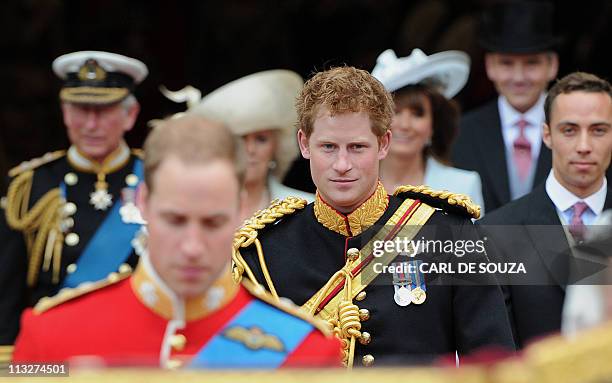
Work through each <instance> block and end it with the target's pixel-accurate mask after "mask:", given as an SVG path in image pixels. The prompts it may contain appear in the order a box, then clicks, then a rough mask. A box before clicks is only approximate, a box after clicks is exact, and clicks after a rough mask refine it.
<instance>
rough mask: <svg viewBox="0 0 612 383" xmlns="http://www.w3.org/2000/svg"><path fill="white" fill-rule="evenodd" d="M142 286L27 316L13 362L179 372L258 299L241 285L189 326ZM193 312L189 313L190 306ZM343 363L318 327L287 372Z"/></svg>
mask: <svg viewBox="0 0 612 383" xmlns="http://www.w3.org/2000/svg"><path fill="white" fill-rule="evenodd" d="M136 286H137V281H135V276H132V277H130V278H128V279H126V280H123V281H120V282H118V283H116V284H113V285H110V286H107V287H104V288H101V289H99V290H97V291H95V292H92V293H88V294H85V295H83V296H80V297H78V298H75V299H72V300H69V301H67V302H64V303H62V304H60V305H59V306H56V307H53V308H51V309H50V310H48V311H45V312H43V313H40V314H39V313H36V312H35V311H33V310H32V309H28V310H27V311H26V312H25V313H24V315H23V317H22V324H21V329H22V330H21V333H20V334H19V337H18V338H17V342H16V345H15V352H14V356H13V360H14V361H15V362H41V361H45V362H47V361H66V360H70V359H72V360H73V361H75V360H74V359H73V358H74V357H77V356H95V357H99V361H100V362H102V363H104V364H106V365H115V366H116V365H122V366H130V365H131V366H133V365H161V366H167V367H178V366H180V365H182V364H183V363H185V362H187V361H188V360H189V359H190V358H191V357H192V356H193V355H194V354H196V353H197V352H198V351H199V350H200V349H201V348H202V347H203V346H204V345H205V344H206V343H207V342H208V341H209V340H210V339H211V338H212V337H213V336H214V335H216V334H217V333H219V331H221V330H222V329H223V328H224V325H226V324H227V323H228V322H229V321H230V320H231V319H232V318H233V317H234V316H235V315H236V314H237V313H239V312H240V310H241V309H242V308H243V307H244V306H245V305H247V304H248V303H249V302H251V301H252V300H254V299H258V298H256V297H255V296H254V295H252V294H251V293H250V292H249V291H248V290H247V289H246V288H245V287H243V286H240V288H239V289H238V290H237V291H236V289H235V288H234V293H233V294H235V295H233V297H230V298H229V300H227V301H226V302H224V304H223V305H222V307H220V308H218V309H216V310H214V311H212V312H208V313H207V315H204V316H203V317H200V318H196V319H189V318H190V315H189V313H186V315H185V317H186V318H187V320H186V321H183V320H181V319H180V317H179V319H177V317H176V315H174V316H173V315H170V317H168V316H166V317H164V316H163V315H160V314H159V312H156V311H154V310H153V309H152V308H151V307H150V306H152V303H151V300H149V303H148V305H147V304H146V303H145V301H144V300H143V296H142V294H141V293H139V291H143V290H142V289H141V290H138V288H137V287H136ZM148 287H149V286H148ZM158 301H159V300H158ZM157 303H159V302H157ZM185 307H187V309H186V311H187V310H188V309H189V307H188V305H185ZM277 309H278V308H277ZM257 321H265V318H257ZM80 360H81V361H83V359H80ZM340 360H341V357H340V346H339V341H338V340H337V339H335V338H332V337H329V336H326V335H324V334H323V333H322V332H321V331H319V330H318V329H316V327H313V330H312V331H310V333H309V334H308V335H307V336H306V337H305V338H304V339H303V341H302V342H301V343H300V344H299V345H298V346H297V348H295V349H294V350H293V351H292V352H291V353H290V354H289V355H288V356H287V358H286V359H285V361H284V362H283V364H282V366H340ZM88 361H91V359H88Z"/></svg>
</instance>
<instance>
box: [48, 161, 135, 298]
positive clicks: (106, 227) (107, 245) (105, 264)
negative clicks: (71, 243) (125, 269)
mask: <svg viewBox="0 0 612 383" xmlns="http://www.w3.org/2000/svg"><path fill="white" fill-rule="evenodd" d="M132 173H134V174H135V175H136V176H137V177H138V179H139V180H141V179H142V174H143V166H142V161H141V160H140V159H138V158H137V159H136V160H135V161H134V168H133V169H132ZM62 186H63V185H62ZM62 186H60V189H64V188H65V186H63V187H62ZM129 187H130V188H133V189H135V188H136V187H137V185H136V186H129ZM120 208H121V201H119V200H118V201H115V203H114V204H113V207H112V209H111V210H110V211H109V212H108V215H107V216H106V218H105V219H104V222H102V224H101V225H100V227H99V228H98V230H96V233H95V234H94V236H93V238H92V239H91V240H90V241H89V242H88V243H87V246H86V247H85V249H84V250H83V252H82V253H81V256H80V257H79V259H78V260H77V262H76V266H77V268H76V271H75V272H74V273H72V274H68V275H66V278H64V281H63V282H62V285H61V287H62V288H63V287H76V286H78V285H80V284H81V283H83V282H94V281H99V280H101V279H104V278H106V277H107V276H108V274H110V273H112V272H113V271H117V270H118V269H119V266H121V264H122V263H125V261H126V259H127V258H128V257H129V256H130V254H131V253H132V243H131V242H132V239H133V238H134V235H136V232H138V230H140V226H141V225H139V224H134V223H125V222H123V220H122V219H121V215H120V214H119V209H120Z"/></svg>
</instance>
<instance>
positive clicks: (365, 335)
mask: <svg viewBox="0 0 612 383" xmlns="http://www.w3.org/2000/svg"><path fill="white" fill-rule="evenodd" d="M371 341H372V336H371V335H370V333H369V332H367V331H363V332H362V333H361V336H360V337H359V343H361V344H363V345H364V346H367V345H368V344H370V342H371Z"/></svg>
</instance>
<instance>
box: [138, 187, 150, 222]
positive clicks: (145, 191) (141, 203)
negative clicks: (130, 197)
mask: <svg viewBox="0 0 612 383" xmlns="http://www.w3.org/2000/svg"><path fill="white" fill-rule="evenodd" d="M148 200H149V188H147V185H146V184H145V183H144V182H141V183H140V185H138V188H137V189H136V206H138V210H140V214H141V215H142V218H144V220H145V221H146V220H147V214H148V211H147V209H148V203H147V201H148Z"/></svg>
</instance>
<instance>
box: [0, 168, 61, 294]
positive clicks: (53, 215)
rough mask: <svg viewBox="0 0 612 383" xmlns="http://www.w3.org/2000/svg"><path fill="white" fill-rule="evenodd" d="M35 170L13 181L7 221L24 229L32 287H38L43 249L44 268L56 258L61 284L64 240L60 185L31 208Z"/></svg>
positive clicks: (55, 274) (56, 279) (55, 271)
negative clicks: (61, 223)
mask: <svg viewBox="0 0 612 383" xmlns="http://www.w3.org/2000/svg"><path fill="white" fill-rule="evenodd" d="M33 176H34V171H33V170H26V171H24V172H23V173H21V174H19V175H18V176H17V177H15V179H14V180H13V181H12V182H11V184H10V186H9V188H8V192H7V196H6V221H7V224H8V225H9V227H11V228H12V229H13V230H18V231H21V232H23V234H24V238H25V241H26V246H27V250H28V254H29V264H28V276H27V282H28V286H30V287H31V286H34V284H35V283H36V280H37V278H38V272H39V270H40V266H41V262H42V257H43V252H44V257H45V264H44V266H43V268H44V270H45V271H47V270H48V269H49V266H50V263H51V259H53V282H54V283H59V272H60V266H61V264H60V262H61V256H62V242H63V240H64V235H63V233H62V231H61V230H59V224H60V220H61V207H62V198H61V196H60V191H59V188H55V189H51V190H50V191H48V192H47V193H46V194H45V195H44V196H43V197H42V198H41V199H39V200H38V201H37V202H36V204H35V205H34V206H33V207H32V208H31V209H29V211H28V205H29V200H30V193H31V191H32V177H33Z"/></svg>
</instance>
